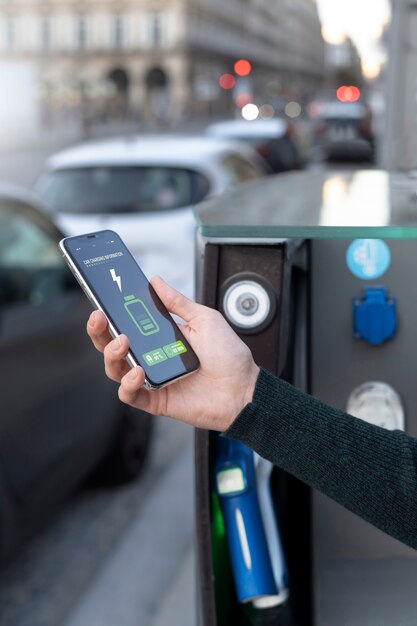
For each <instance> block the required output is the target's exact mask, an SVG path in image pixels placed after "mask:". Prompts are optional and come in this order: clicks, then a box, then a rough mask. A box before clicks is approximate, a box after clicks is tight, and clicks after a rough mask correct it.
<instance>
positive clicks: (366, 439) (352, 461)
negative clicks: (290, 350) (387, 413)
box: [226, 370, 417, 548]
mask: <svg viewBox="0 0 417 626" xmlns="http://www.w3.org/2000/svg"><path fill="white" fill-rule="evenodd" d="M226 435H227V436H229V437H231V438H234V439H238V440H240V441H242V442H243V443H245V444H246V445H248V446H249V447H251V448H253V449H254V450H255V451H256V452H258V453H259V454H261V455H262V456H263V457H265V458H267V459H269V460H270V461H272V462H273V463H274V464H275V465H277V466H279V467H281V468H282V469H284V470H286V471H287V472H289V473H291V474H293V475H294V476H296V477H297V478H299V479H300V480H302V481H303V482H305V483H307V484H308V485H310V486H311V487H313V488H315V489H318V490H319V491H321V492H323V493H324V494H326V495H328V496H329V497H331V498H333V499H334V500H336V501H337V502H339V503H340V504H342V505H343V506H345V507H346V508H348V509H349V510H351V511H353V512H354V513H356V514H357V515H360V516H361V517H363V518H364V519H366V520H367V521H369V522H371V523H372V524H374V525H375V526H377V527H378V528H380V529H381V530H384V531H385V532H387V533H389V534H390V535H392V536H393V537H396V538H397V539H399V540H400V541H403V542H404V543H407V544H408V545H410V546H412V547H414V548H417V473H416V467H417V440H416V439H414V438H412V437H409V436H407V435H406V434H405V433H403V432H401V431H394V432H392V431H387V430H385V429H383V428H379V427H377V426H372V425H370V424H368V423H367V422H364V421H363V420H359V419H357V418H355V417H352V416H350V415H347V414H346V413H343V412H342V411H339V410H337V409H333V408H331V407H329V406H327V405H325V404H323V403H322V402H320V401H319V400H317V399H315V398H313V397H311V396H309V395H307V394H304V393H302V392H300V391H299V390H297V389H295V388H294V387H292V386H291V385H288V383H285V382H284V381H282V380H279V379H277V378H275V377H274V376H272V375H271V374H269V373H268V372H266V371H265V370H262V371H261V374H260V376H259V378H258V381H257V385H256V389H255V393H254V397H253V401H252V402H251V403H250V404H249V405H247V406H246V407H245V409H244V410H243V411H242V412H241V413H240V415H239V416H238V417H237V418H236V420H235V421H234V422H233V424H232V426H231V427H230V428H229V430H228V431H227V432H226Z"/></svg>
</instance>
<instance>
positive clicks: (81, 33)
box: [77, 15, 88, 50]
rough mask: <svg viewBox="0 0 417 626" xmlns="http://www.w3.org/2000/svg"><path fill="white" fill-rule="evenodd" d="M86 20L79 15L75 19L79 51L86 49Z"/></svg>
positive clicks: (83, 16)
mask: <svg viewBox="0 0 417 626" xmlns="http://www.w3.org/2000/svg"><path fill="white" fill-rule="evenodd" d="M87 36H88V33H87V18H86V16H85V15H79V16H78V19H77V45H78V48H79V49H80V50H84V49H85V48H86V47H87Z"/></svg>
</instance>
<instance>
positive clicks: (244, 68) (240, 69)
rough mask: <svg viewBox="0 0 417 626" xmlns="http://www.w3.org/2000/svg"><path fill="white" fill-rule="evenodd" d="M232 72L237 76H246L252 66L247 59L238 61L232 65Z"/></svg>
mask: <svg viewBox="0 0 417 626" xmlns="http://www.w3.org/2000/svg"><path fill="white" fill-rule="evenodd" d="M234 70H235V74H237V75H238V76H248V75H249V74H250V73H251V71H252V65H251V64H250V63H249V61H248V60H247V59H238V60H237V61H236V63H235V65H234Z"/></svg>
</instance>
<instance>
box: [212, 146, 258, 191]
mask: <svg viewBox="0 0 417 626" xmlns="http://www.w3.org/2000/svg"><path fill="white" fill-rule="evenodd" d="M222 165H223V169H224V170H225V172H226V175H227V178H228V183H229V186H230V187H232V186H233V185H237V184H239V183H244V182H246V181H247V180H254V179H256V178H261V176H262V175H263V173H262V172H261V170H260V168H258V167H257V166H256V165H255V164H253V163H251V162H250V161H248V160H246V159H244V158H242V157H241V156H239V155H238V154H229V155H227V156H226V157H224V158H223V159H222Z"/></svg>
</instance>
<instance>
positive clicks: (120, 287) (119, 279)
mask: <svg viewBox="0 0 417 626" xmlns="http://www.w3.org/2000/svg"><path fill="white" fill-rule="evenodd" d="M110 274H111V277H112V278H113V280H114V282H115V283H117V286H118V287H119V289H120V293H121V292H122V279H121V277H120V276H117V274H116V270H110Z"/></svg>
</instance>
